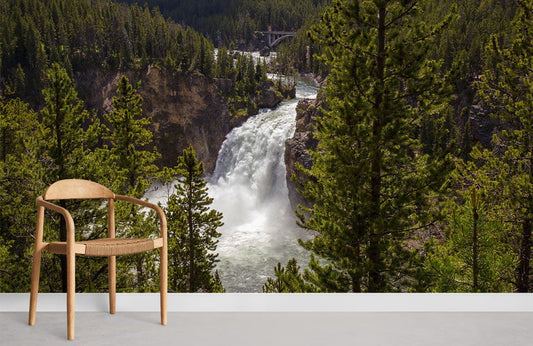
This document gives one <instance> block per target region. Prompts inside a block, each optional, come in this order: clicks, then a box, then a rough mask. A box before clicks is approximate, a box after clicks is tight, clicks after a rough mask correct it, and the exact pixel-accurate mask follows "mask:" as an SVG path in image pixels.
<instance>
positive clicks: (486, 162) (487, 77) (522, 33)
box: [474, 0, 533, 292]
mask: <svg viewBox="0 0 533 346" xmlns="http://www.w3.org/2000/svg"><path fill="white" fill-rule="evenodd" d="M518 3H519V5H520V9H519V11H518V14H517V16H516V19H515V21H514V27H515V28H516V30H517V31H516V37H515V38H514V40H513V42H512V44H511V45H510V46H509V47H500V43H499V38H498V37H496V36H493V37H492V39H491V42H490V44H489V46H488V49H487V53H488V54H487V55H488V56H489V61H490V62H492V63H493V64H492V65H493V67H492V68H489V69H487V70H486V71H485V73H484V74H483V75H482V77H481V82H480V83H479V86H480V89H479V90H480V94H481V97H482V99H483V100H484V101H485V103H486V105H487V106H488V107H487V108H489V109H491V111H492V114H493V116H495V117H496V118H497V119H499V120H501V121H502V123H504V124H505V129H504V130H502V131H501V132H500V133H498V134H497V135H496V136H494V139H493V142H494V150H493V152H492V153H489V152H488V151H486V152H484V153H479V154H478V155H476V156H475V157H474V159H476V162H478V163H480V170H482V171H484V173H485V174H484V175H486V176H490V177H491V178H492V182H491V187H492V191H491V192H492V193H493V197H494V198H497V199H498V201H499V203H498V205H497V206H496V208H497V210H498V211H499V213H500V215H501V216H502V217H504V219H505V222H506V223H508V224H511V225H512V226H513V231H512V232H511V235H510V236H511V239H513V243H514V244H515V253H516V254H517V258H518V265H517V268H516V289H517V291H519V292H530V291H531V290H532V282H531V246H532V232H533V116H532V109H533V43H532V42H533V1H531V0H519V1H518Z"/></svg>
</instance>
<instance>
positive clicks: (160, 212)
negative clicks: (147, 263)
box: [115, 195, 167, 239]
mask: <svg viewBox="0 0 533 346" xmlns="http://www.w3.org/2000/svg"><path fill="white" fill-rule="evenodd" d="M115 199H117V200H121V201H126V202H130V203H133V204H137V205H140V206H142V207H146V208H150V209H153V210H155V212H156V213H157V215H158V216H159V221H160V227H161V238H164V239H167V218H166V216H165V213H164V212H163V209H161V207H160V206H158V205H156V204H153V203H150V202H146V201H143V200H141V199H138V198H133V197H129V196H123V195H115Z"/></svg>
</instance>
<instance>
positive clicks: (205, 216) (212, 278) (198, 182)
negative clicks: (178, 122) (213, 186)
mask: <svg viewBox="0 0 533 346" xmlns="http://www.w3.org/2000/svg"><path fill="white" fill-rule="evenodd" d="M175 173H176V174H177V175H178V181H177V184H176V185H175V188H176V192H175V193H174V194H173V195H171V196H170V198H169V200H168V205H167V207H166V210H165V213H166V215H167V219H168V234H169V249H168V255H169V256H168V257H169V289H170V290H171V291H174V292H223V290H224V289H223V287H222V284H221V282H220V278H219V276H218V272H215V273H213V269H214V268H215V265H216V263H217V262H218V254H217V253H216V252H215V251H216V246H217V243H218V238H219V237H220V233H218V232H217V228H219V227H221V226H222V225H223V223H222V221H221V220H222V213H220V212H218V211H216V210H213V209H210V208H209V205H210V204H211V203H212V202H213V199H212V198H210V197H209V196H208V194H207V182H206V181H205V180H204V179H203V178H202V175H203V173H204V165H203V162H198V159H197V158H196V153H195V151H194V149H193V147H192V146H190V147H189V148H187V149H185V150H184V151H183V155H182V156H180V157H179V158H178V164H177V166H176V167H175Z"/></svg>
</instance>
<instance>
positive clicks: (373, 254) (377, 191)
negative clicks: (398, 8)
mask: <svg viewBox="0 0 533 346" xmlns="http://www.w3.org/2000/svg"><path fill="white" fill-rule="evenodd" d="M385 16H386V8H385V6H382V7H380V8H379V9H378V48H377V49H378V51H377V55H376V63H377V71H376V73H377V75H376V79H377V83H376V84H377V85H376V93H375V105H374V111H375V113H374V115H375V119H374V124H373V129H372V136H373V138H374V143H375V148H373V153H372V168H371V179H370V190H371V199H372V210H373V215H372V216H371V217H372V218H373V219H374V220H376V219H379V218H380V207H381V160H382V153H381V149H380V148H379V145H378V142H379V141H380V137H381V131H382V129H383V121H384V119H383V109H382V108H383V107H382V106H383V88H384V74H385V30H386V27H385ZM372 221H373V220H371V222H372ZM369 231H370V235H369V236H370V237H369V238H370V240H369V244H368V249H367V255H368V259H369V260H370V266H369V268H368V290H369V291H370V292H379V291H381V290H382V288H383V282H382V281H383V280H382V279H381V253H380V252H381V250H380V247H381V245H380V243H381V234H380V233H381V232H380V230H377V229H370V230H369Z"/></svg>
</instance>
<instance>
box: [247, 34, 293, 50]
mask: <svg viewBox="0 0 533 346" xmlns="http://www.w3.org/2000/svg"><path fill="white" fill-rule="evenodd" d="M255 33H256V34H260V35H263V37H265V38H266V42H267V44H268V46H269V47H270V48H274V47H275V46H277V45H278V43H280V42H281V41H283V40H284V39H286V38H288V37H294V36H295V35H296V32H295V31H272V30H268V31H256V32H255Z"/></svg>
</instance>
